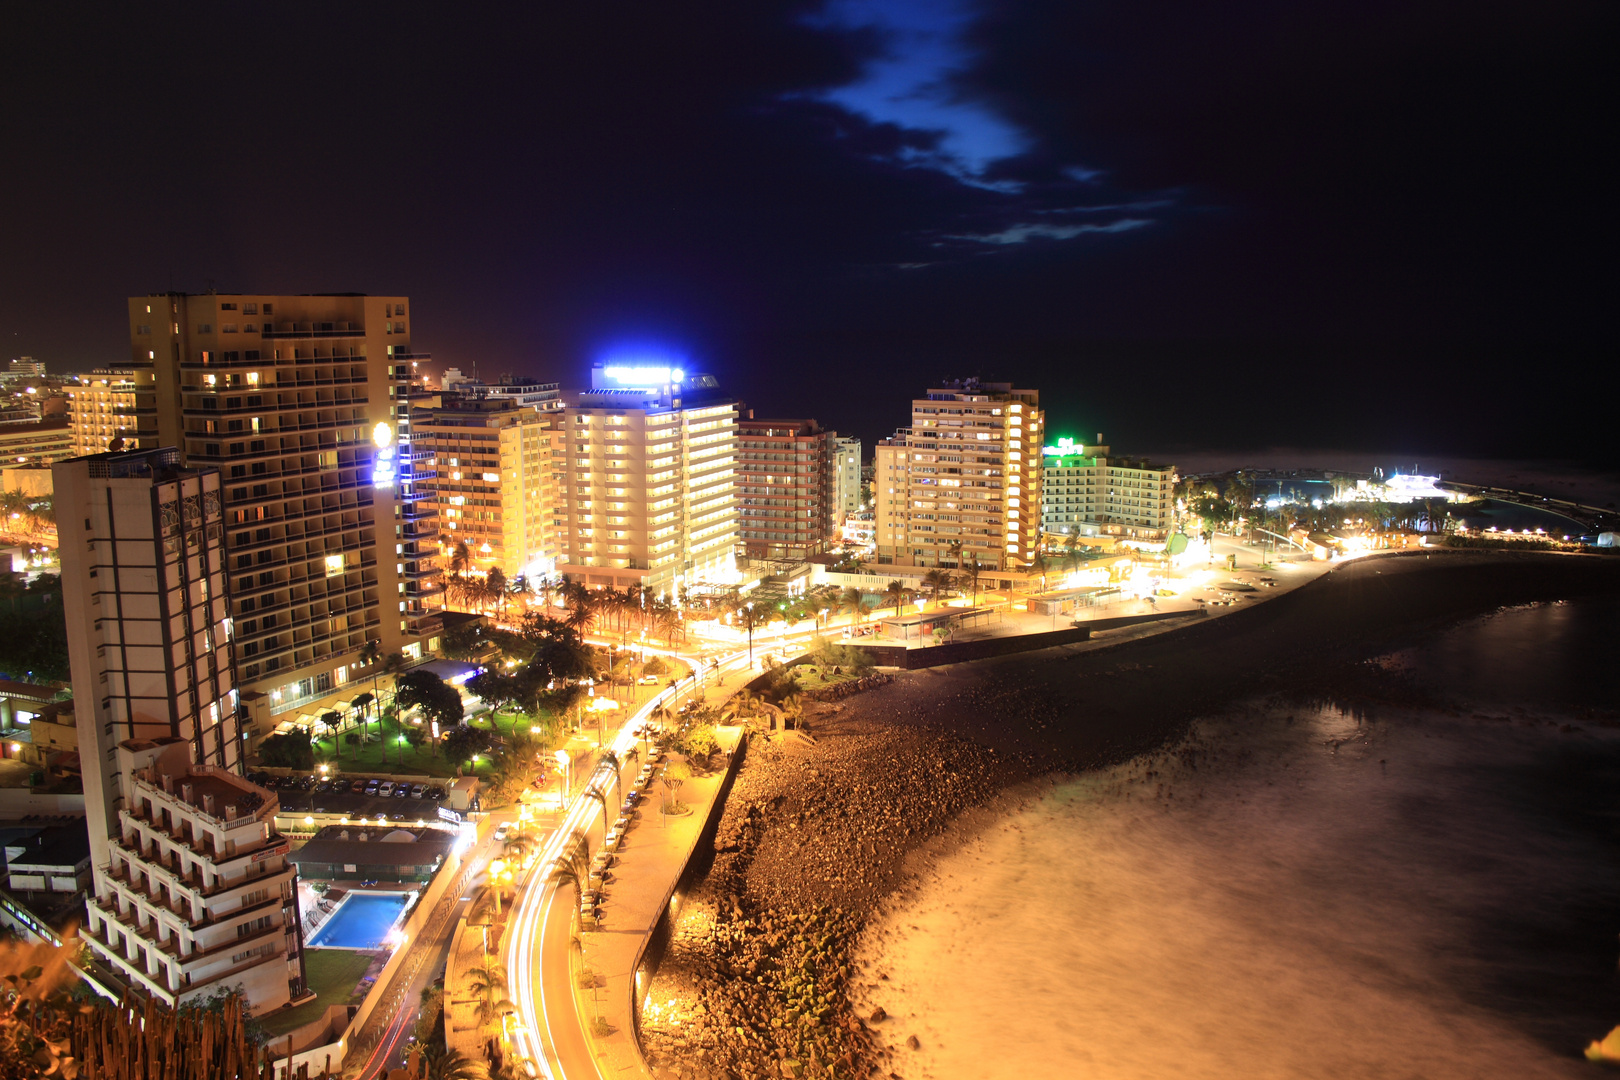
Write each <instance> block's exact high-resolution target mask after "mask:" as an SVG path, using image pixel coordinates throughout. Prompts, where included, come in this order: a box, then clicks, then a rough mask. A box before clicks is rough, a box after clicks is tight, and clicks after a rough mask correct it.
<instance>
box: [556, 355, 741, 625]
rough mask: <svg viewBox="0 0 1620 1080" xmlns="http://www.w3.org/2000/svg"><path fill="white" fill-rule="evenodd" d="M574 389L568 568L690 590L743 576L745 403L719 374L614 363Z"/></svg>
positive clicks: (566, 432)
mask: <svg viewBox="0 0 1620 1080" xmlns="http://www.w3.org/2000/svg"><path fill="white" fill-rule="evenodd" d="M591 379H592V381H591V389H590V390H583V391H574V392H571V393H568V394H565V395H564V400H565V402H567V406H566V408H565V409H564V410H563V416H562V430H561V432H560V436H561V443H560V446H561V449H562V450H563V452H564V456H563V458H562V460H563V463H564V465H563V470H562V475H563V484H564V488H565V491H566V495H567V506H568V517H567V519H566V522H567V524H566V526H565V527H564V532H563V536H562V538H561V542H560V544H559V547H560V549H561V558H562V560H563V564H562V565H559V567H558V571H559V572H560V573H562V574H564V575H565V576H567V577H568V578H570V579H573V580H576V581H580V582H583V583H584V584H586V585H593V586H604V585H605V586H612V587H615V588H624V587H626V586H628V585H642V586H644V587H646V588H648V589H651V590H652V591H653V592H655V593H658V594H662V595H671V596H673V595H678V594H679V592H680V590H681V589H683V588H686V587H688V586H689V585H692V584H695V583H698V582H709V581H712V582H724V583H728V584H729V583H732V582H734V581H735V580H736V551H735V548H736V544H737V490H736V487H737V485H736V469H737V403H736V401H735V400H733V399H731V398H728V397H726V396H725V395H724V394H722V393H720V391H719V386H718V383H717V382H716V381H715V380H714V378H713V377H712V376H708V375H690V376H688V375H686V374H685V373H684V372H682V371H680V370H679V369H672V368H667V367H657V368H654V367H628V366H615V365H609V366H607V367H597V368H595V369H594V370H593V371H592V373H591Z"/></svg>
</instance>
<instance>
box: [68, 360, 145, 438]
mask: <svg viewBox="0 0 1620 1080" xmlns="http://www.w3.org/2000/svg"><path fill="white" fill-rule="evenodd" d="M63 391H64V393H66V394H67V398H68V426H69V428H70V429H71V438H72V442H73V453H74V454H75V455H83V454H99V453H102V452H103V451H105V450H107V449H108V448H109V445H110V444H111V443H112V441H113V440H114V439H123V440H125V448H126V449H132V448H133V447H134V445H135V434H136V426H137V425H136V422H135V380H134V379H133V378H132V377H131V375H130V373H129V372H127V371H111V370H102V371H96V372H94V373H92V374H91V375H89V376H88V377H86V378H84V379H83V380H82V381H80V382H79V383H77V384H76V385H72V386H67V387H64V388H63Z"/></svg>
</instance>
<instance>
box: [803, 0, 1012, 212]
mask: <svg viewBox="0 0 1620 1080" xmlns="http://www.w3.org/2000/svg"><path fill="white" fill-rule="evenodd" d="M976 17H977V13H976V12H975V10H974V8H973V6H972V5H971V4H969V3H967V2H965V0H940V2H935V3H928V2H926V0H831V2H830V3H828V4H827V5H826V6H825V7H824V8H822V9H821V11H820V12H819V13H817V14H816V15H815V16H813V17H811V18H810V19H808V20H807V21H808V22H809V24H810V25H812V26H815V27H817V28H821V29H829V30H840V31H871V32H875V33H876V35H877V36H878V37H879V39H880V40H882V41H883V42H884V46H885V48H884V51H883V52H882V54H881V55H879V56H877V57H875V58H873V59H871V60H869V61H868V62H867V64H866V66H865V68H864V69H863V70H862V72H861V74H860V76H859V77H858V78H857V79H855V80H854V81H853V82H850V83H847V84H845V85H843V86H837V87H831V88H828V89H825V90H821V91H818V92H816V93H815V94H814V95H811V96H813V97H815V98H817V99H819V100H822V101H826V102H830V103H832V104H834V105H837V106H839V107H840V108H843V109H846V110H848V111H849V112H851V113H854V114H855V115H857V116H861V117H864V118H866V119H867V120H870V121H872V122H873V123H878V124H893V125H895V126H896V127H899V128H903V129H906V130H908V131H918V132H927V133H929V134H931V135H932V136H933V137H932V138H931V139H928V140H925V141H923V142H922V144H921V145H918V144H915V143H908V144H907V145H905V146H904V147H903V148H902V149H901V150H900V151H899V156H900V159H901V160H902V161H904V162H905V163H906V164H912V165H919V166H923V167H927V168H935V169H939V170H941V171H943V172H946V173H949V174H950V175H952V176H955V177H956V178H957V179H959V180H962V181H964V182H966V183H970V184H974V185H976V186H984V187H992V188H995V189H997V190H1016V189H1017V187H1018V186H1019V185H1018V184H1016V182H1012V181H1006V180H988V179H986V173H987V172H988V171H989V170H990V168H991V166H993V165H994V164H995V163H996V162H998V161H1003V160H1005V159H1007V158H1011V157H1015V156H1017V155H1019V154H1022V153H1024V152H1025V151H1027V150H1028V149H1029V148H1030V146H1031V143H1032V140H1031V139H1030V137H1029V135H1028V134H1027V133H1025V132H1023V131H1021V130H1019V129H1018V127H1017V126H1015V125H1014V124H1012V123H1011V122H1010V121H1008V120H1007V119H1006V118H1005V117H1003V116H1001V115H999V114H998V113H997V112H996V111H995V110H994V109H992V108H991V107H990V106H989V105H988V104H986V103H984V102H981V101H973V100H970V99H968V98H967V97H965V96H964V95H963V93H962V91H961V88H960V86H959V85H958V81H957V80H958V76H960V75H961V74H962V73H963V72H965V71H966V70H967V69H968V68H969V67H971V66H972V64H973V63H974V59H975V57H974V55H973V52H972V51H971V49H969V47H968V46H967V44H966V32H967V30H968V29H969V28H970V27H971V25H972V23H973V21H974V19H975V18H976Z"/></svg>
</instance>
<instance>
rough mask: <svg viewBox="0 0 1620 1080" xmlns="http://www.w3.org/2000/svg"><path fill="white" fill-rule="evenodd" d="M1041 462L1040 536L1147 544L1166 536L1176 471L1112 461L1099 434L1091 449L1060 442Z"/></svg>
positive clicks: (1132, 461) (1126, 460)
mask: <svg viewBox="0 0 1620 1080" xmlns="http://www.w3.org/2000/svg"><path fill="white" fill-rule="evenodd" d="M1041 458H1042V469H1041V472H1042V480H1041V531H1042V532H1045V533H1048V534H1052V535H1055V536H1068V535H1071V534H1073V533H1074V532H1075V531H1076V530H1078V534H1079V535H1080V536H1115V537H1120V538H1122V539H1130V540H1149V541H1156V540H1163V539H1164V538H1165V537H1166V536H1168V535H1169V533H1170V527H1171V523H1172V519H1173V510H1174V501H1175V494H1174V493H1175V487H1176V469H1175V466H1173V465H1155V464H1152V463H1151V462H1147V461H1139V460H1135V459H1131V458H1115V457H1111V456H1110V454H1109V448H1108V447H1107V446H1104V445H1102V436H1101V435H1098V436H1097V443H1096V444H1095V445H1090V446H1087V445H1082V444H1077V443H1075V442H1074V441H1073V440H1072V439H1059V440H1058V441H1057V444H1056V445H1054V446H1048V447H1045V448H1043V450H1042V451H1041Z"/></svg>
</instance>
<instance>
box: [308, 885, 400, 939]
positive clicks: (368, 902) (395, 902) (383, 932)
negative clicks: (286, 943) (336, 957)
mask: <svg viewBox="0 0 1620 1080" xmlns="http://www.w3.org/2000/svg"><path fill="white" fill-rule="evenodd" d="M407 896H408V894H407V893H350V894H349V895H348V896H345V897H344V898H343V900H342V901H341V902H340V903H339V904H338V906H337V910H336V911H334V912H332V914H331V916H330V917H329V918H328V919H327V920H326V921H325V922H324V923H322V924H321V928H320V929H319V930H317V931H315V936H314V937H312V938H310V940H309V944H310V945H311V946H314V947H316V948H328V949H375V948H376V947H377V946H379V945H381V944H382V943H383V939H384V938H386V937H387V936H388V931H390V930H392V929H393V928H394V923H395V922H397V921H398V920H399V913H400V912H401V911H403V910H405V900H406V898H407Z"/></svg>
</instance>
